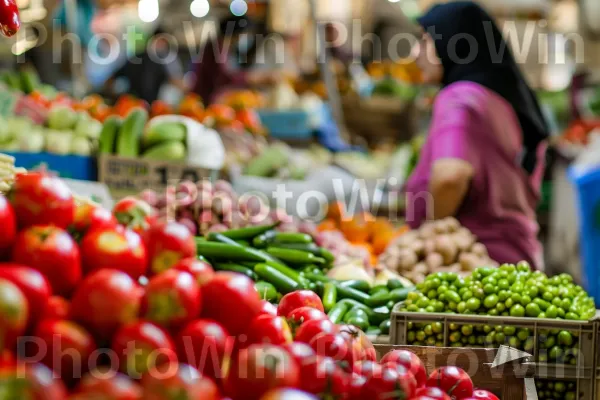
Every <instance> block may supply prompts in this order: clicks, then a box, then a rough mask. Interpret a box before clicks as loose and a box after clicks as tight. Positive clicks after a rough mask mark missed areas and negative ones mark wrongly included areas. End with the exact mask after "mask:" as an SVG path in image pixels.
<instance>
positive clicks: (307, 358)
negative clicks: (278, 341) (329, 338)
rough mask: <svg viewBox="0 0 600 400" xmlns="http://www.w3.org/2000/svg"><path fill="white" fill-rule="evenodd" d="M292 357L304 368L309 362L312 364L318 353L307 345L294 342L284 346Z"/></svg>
mask: <svg viewBox="0 0 600 400" xmlns="http://www.w3.org/2000/svg"><path fill="white" fill-rule="evenodd" d="M282 347H283V348H284V349H285V350H287V352H288V353H290V355H291V356H292V358H293V359H294V361H296V365H298V366H299V367H302V366H303V365H305V364H308V363H309V362H312V359H314V358H315V357H316V356H317V353H315V351H314V350H313V349H312V347H310V346H309V345H307V344H306V343H300V342H292V343H288V344H285V345H283V346H282Z"/></svg>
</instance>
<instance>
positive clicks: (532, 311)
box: [511, 303, 542, 318]
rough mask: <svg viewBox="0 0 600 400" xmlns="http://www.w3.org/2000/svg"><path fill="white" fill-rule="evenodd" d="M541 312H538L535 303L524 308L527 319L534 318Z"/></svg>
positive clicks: (538, 307) (538, 309) (538, 308)
mask: <svg viewBox="0 0 600 400" xmlns="http://www.w3.org/2000/svg"><path fill="white" fill-rule="evenodd" d="M511 311H512V310H511ZM541 312H542V310H540V306H538V305H537V304H535V303H529V304H527V306H526V307H525V313H526V314H527V316H528V317H532V318H535V317H537V316H538V315H540V313H541Z"/></svg>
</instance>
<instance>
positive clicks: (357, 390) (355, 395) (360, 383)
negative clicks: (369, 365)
mask: <svg viewBox="0 0 600 400" xmlns="http://www.w3.org/2000/svg"><path fill="white" fill-rule="evenodd" d="M366 383H367V378H365V377H364V376H362V375H358V374H352V378H351V379H350V385H349V388H348V400H363V397H362V391H363V388H364V387H365V384H366Z"/></svg>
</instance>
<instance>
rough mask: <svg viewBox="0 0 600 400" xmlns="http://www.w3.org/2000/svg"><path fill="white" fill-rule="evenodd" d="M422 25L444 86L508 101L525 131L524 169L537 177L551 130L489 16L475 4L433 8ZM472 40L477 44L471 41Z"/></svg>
mask: <svg viewBox="0 0 600 400" xmlns="http://www.w3.org/2000/svg"><path fill="white" fill-rule="evenodd" d="M419 23H420V24H421V26H422V27H423V28H424V29H425V31H426V32H428V33H429V34H430V35H431V37H432V38H433V39H434V41H435V47H436V50H437V53H438V56H439V57H440V59H441V61H442V65H443V66H444V77H443V82H442V84H443V85H444V86H448V85H450V84H452V83H455V82H459V81H471V82H475V83H478V84H480V85H482V86H485V87H486V88H488V89H490V90H492V91H494V92H496V93H497V94H499V95H500V96H502V97H503V98H504V99H506V100H507V101H508V102H509V103H510V104H511V105H512V107H513V109H514V110H515V113H516V114H517V117H518V119H519V122H520V124H521V130H522V131H523V147H524V152H523V157H522V160H521V164H522V166H523V168H524V169H525V170H526V171H527V172H528V173H529V174H531V173H532V172H533V170H534V169H535V166H536V164H537V159H536V152H537V148H538V145H539V144H540V142H542V141H543V140H544V139H546V138H547V137H548V126H547V124H546V121H545V119H544V116H543V114H542V111H541V109H540V105H539V103H538V101H537V99H536V96H535V94H534V93H533V91H532V90H531V88H530V87H529V85H528V84H527V82H525V79H524V78H523V75H522V73H521V71H520V70H519V67H518V66H517V64H516V62H515V59H514V57H513V55H512V52H511V51H510V49H509V47H508V44H507V43H506V41H505V40H504V38H503V37H502V34H501V33H500V30H499V29H498V26H497V25H496V24H495V23H494V22H493V20H492V18H491V17H490V16H489V14H488V13H487V12H486V11H484V10H483V9H482V8H481V7H480V6H478V5H477V4H475V3H473V2H470V1H458V2H452V3H448V4H439V5H436V6H433V7H432V8H431V9H430V10H429V11H428V12H427V14H425V15H423V16H422V17H421V18H419ZM466 36H469V37H470V38H471V39H469V40H467V39H465V37H466Z"/></svg>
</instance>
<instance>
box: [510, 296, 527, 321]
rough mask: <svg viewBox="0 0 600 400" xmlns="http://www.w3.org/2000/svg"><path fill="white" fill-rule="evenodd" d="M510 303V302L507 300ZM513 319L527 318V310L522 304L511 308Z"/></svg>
mask: <svg viewBox="0 0 600 400" xmlns="http://www.w3.org/2000/svg"><path fill="white" fill-rule="evenodd" d="M507 301H508V300H507ZM510 316H511V317H523V316H525V308H523V306H522V305H520V304H515V305H514V306H512V307H511V308H510Z"/></svg>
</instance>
